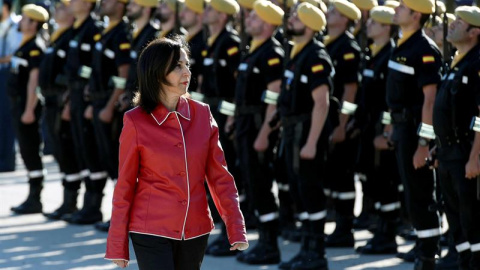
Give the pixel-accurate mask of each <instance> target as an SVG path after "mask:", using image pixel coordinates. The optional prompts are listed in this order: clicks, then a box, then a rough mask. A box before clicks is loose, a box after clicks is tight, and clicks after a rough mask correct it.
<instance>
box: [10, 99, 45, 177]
mask: <svg viewBox="0 0 480 270" xmlns="http://www.w3.org/2000/svg"><path fill="white" fill-rule="evenodd" d="M10 102H11V104H12V115H13V126H14V129H15V133H16V136H17V140H18V145H19V147H20V155H21V156H22V159H23V162H24V163H25V167H26V168H27V170H28V177H29V179H30V180H32V179H36V178H41V177H43V164H42V159H41V157H40V144H41V142H42V139H41V136H40V130H39V127H40V125H39V123H40V122H39V121H40V117H41V112H42V105H41V104H40V102H38V103H37V107H36V108H35V121H34V122H33V123H31V124H24V123H22V120H21V117H22V114H23V112H24V111H25V104H26V102H27V100H26V97H10Z"/></svg>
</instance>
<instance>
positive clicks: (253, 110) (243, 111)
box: [235, 105, 265, 115]
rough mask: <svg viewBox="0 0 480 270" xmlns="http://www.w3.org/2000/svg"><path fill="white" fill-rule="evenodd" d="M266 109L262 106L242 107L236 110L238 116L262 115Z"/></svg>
mask: <svg viewBox="0 0 480 270" xmlns="http://www.w3.org/2000/svg"><path fill="white" fill-rule="evenodd" d="M263 112H265V107H264V106H260V105H242V106H237V107H236V108H235V114H236V115H248V114H261V113H263Z"/></svg>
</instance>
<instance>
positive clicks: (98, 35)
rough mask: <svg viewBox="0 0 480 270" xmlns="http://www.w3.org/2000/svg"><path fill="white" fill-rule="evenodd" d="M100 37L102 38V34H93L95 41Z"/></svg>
mask: <svg viewBox="0 0 480 270" xmlns="http://www.w3.org/2000/svg"><path fill="white" fill-rule="evenodd" d="M100 38H102V35H101V34H96V35H95V36H93V40H94V41H99V40H100Z"/></svg>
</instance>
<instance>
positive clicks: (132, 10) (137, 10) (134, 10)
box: [127, 1, 143, 21]
mask: <svg viewBox="0 0 480 270" xmlns="http://www.w3.org/2000/svg"><path fill="white" fill-rule="evenodd" d="M142 12H143V7H142V6H140V5H139V4H137V3H135V1H130V3H129V4H128V6H127V18H128V19H129V20H131V21H134V20H136V19H138V18H140V17H141V16H142Z"/></svg>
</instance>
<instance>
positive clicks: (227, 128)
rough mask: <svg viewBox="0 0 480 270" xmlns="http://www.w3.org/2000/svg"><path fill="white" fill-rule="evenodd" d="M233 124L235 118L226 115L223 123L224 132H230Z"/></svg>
mask: <svg viewBox="0 0 480 270" xmlns="http://www.w3.org/2000/svg"><path fill="white" fill-rule="evenodd" d="M234 124H235V118H233V116H229V117H227V122H226V123H225V133H226V134H230V133H231V132H232V130H233V125H234Z"/></svg>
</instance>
